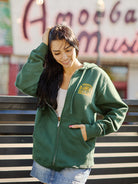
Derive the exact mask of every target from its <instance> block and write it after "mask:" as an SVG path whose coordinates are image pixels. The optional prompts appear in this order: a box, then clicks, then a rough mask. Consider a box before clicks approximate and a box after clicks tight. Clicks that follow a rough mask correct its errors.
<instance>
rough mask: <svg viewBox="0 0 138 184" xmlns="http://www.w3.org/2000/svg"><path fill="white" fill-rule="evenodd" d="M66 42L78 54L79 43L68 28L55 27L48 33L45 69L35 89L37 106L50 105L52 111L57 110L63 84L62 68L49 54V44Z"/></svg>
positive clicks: (63, 26)
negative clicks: (58, 95)
mask: <svg viewBox="0 0 138 184" xmlns="http://www.w3.org/2000/svg"><path fill="white" fill-rule="evenodd" d="M63 39H64V40H66V41H67V42H68V43H69V44H70V45H71V46H73V47H74V48H75V49H76V55H77V56H78V52H79V48H78V47H79V42H78V40H77V38H76V37H75V35H74V33H73V31H72V30H71V28H70V27H68V26H66V25H62V24H60V25H57V26H55V27H53V28H52V29H51V30H50V32H49V41H48V54H47V55H46V60H45V67H44V70H43V72H42V74H41V76H40V79H39V82H38V88H37V96H38V98H39V106H40V107H44V106H46V105H47V103H48V104H50V105H51V106H52V107H53V108H54V109H56V108H57V100H56V99H57V94H58V90H59V88H60V86H61V84H62V82H63V72H64V71H63V67H62V65H60V64H59V63H58V62H57V61H56V60H55V59H54V57H53V55H52V52H51V42H52V41H53V40H63Z"/></svg>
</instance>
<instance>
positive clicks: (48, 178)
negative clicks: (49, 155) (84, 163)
mask: <svg viewBox="0 0 138 184" xmlns="http://www.w3.org/2000/svg"><path fill="white" fill-rule="evenodd" d="M90 171H91V169H76V168H65V169H63V170H61V171H59V172H57V171H54V170H51V169H48V168H45V167H43V166H41V165H39V164H38V163H37V162H35V161H34V162H33V167H32V171H31V173H30V175H31V176H33V177H35V178H37V179H38V180H39V181H40V182H42V183H47V184H61V183H63V184H85V182H86V181H87V178H88V176H89V174H90Z"/></svg>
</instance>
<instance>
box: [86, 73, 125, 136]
mask: <svg viewBox="0 0 138 184" xmlns="http://www.w3.org/2000/svg"><path fill="white" fill-rule="evenodd" d="M97 89H98V90H97V91H98V93H97V96H96V100H95V106H96V112H97V113H100V114H102V115H103V116H104V118H103V119H102V120H97V121H96V122H95V123H94V124H93V125H90V124H87V125H86V131H87V138H88V140H89V139H91V138H92V137H98V136H103V135H106V134H109V133H112V132H116V131H117V130H118V129H119V128H120V126H121V125H122V123H123V121H124V119H125V116H126V113H127V111H128V106H127V105H126V104H125V103H124V102H123V101H122V99H121V98H120V96H119V94H118V92H117V90H116V89H115V87H114V85H113V83H112V82H111V80H110V78H109V77H108V75H107V74H106V73H105V72H104V71H102V73H101V77H100V81H99V84H97Z"/></svg>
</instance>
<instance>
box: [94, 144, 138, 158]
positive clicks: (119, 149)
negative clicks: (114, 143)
mask: <svg viewBox="0 0 138 184" xmlns="http://www.w3.org/2000/svg"><path fill="white" fill-rule="evenodd" d="M126 152H127V153H131V152H138V147H134V146H133V147H96V148H95V153H122V156H123V153H126Z"/></svg>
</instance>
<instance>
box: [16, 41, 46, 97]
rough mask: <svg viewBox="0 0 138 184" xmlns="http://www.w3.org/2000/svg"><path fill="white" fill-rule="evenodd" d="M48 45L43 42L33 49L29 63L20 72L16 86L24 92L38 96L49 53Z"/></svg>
mask: <svg viewBox="0 0 138 184" xmlns="http://www.w3.org/2000/svg"><path fill="white" fill-rule="evenodd" d="M47 50H48V46H47V45H46V44H44V43H41V44H40V45H39V47H37V48H36V49H34V50H32V52H31V54H30V56H29V57H28V61H27V63H26V64H25V65H24V66H23V67H22V69H21V71H20V72H19V73H18V75H17V78H16V82H15V86H16V87H17V88H18V89H19V90H20V91H21V92H23V93H25V94H27V95H31V96H36V90H37V84H38V81H39V78H40V75H41V73H42V71H43V63H44V61H45V56H46V54H47Z"/></svg>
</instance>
